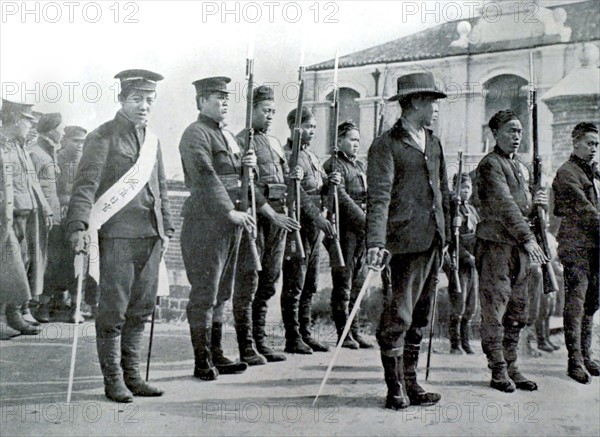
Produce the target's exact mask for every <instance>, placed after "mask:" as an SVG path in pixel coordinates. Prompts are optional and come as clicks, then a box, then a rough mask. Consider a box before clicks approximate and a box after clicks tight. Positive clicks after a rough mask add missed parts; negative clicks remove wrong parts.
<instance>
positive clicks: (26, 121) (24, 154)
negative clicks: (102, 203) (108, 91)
mask: <svg viewBox="0 0 600 437" xmlns="http://www.w3.org/2000/svg"><path fill="white" fill-rule="evenodd" d="M0 120H1V121H2V127H0V161H1V164H2V165H1V167H2V178H1V181H2V186H1V187H0V188H1V190H0V244H1V246H0V250H1V252H2V262H0V303H1V304H6V308H5V313H6V321H7V323H8V325H9V326H10V327H11V328H13V329H14V330H16V331H18V332H20V333H21V334H26V335H35V334H37V333H39V331H40V329H39V327H37V326H34V325H32V324H30V323H29V322H27V321H26V320H25V319H24V318H23V314H22V307H23V308H26V307H27V306H26V305H27V302H29V300H30V299H31V298H32V297H35V296H38V295H40V294H41V292H42V289H43V279H44V267H45V266H44V260H43V259H42V257H41V256H40V255H43V253H44V251H43V248H44V246H45V240H46V234H47V232H48V229H49V228H50V227H51V223H52V214H53V211H52V209H51V208H50V205H49V204H48V201H47V200H46V197H45V196H44V193H43V191H42V187H41V186H40V184H39V181H38V179H37V177H36V172H35V167H34V165H33V162H32V160H31V157H30V155H29V151H28V150H27V149H26V143H27V138H28V134H29V131H30V130H31V129H32V126H33V124H34V123H36V122H37V119H36V118H35V117H34V116H33V114H32V105H29V104H24V103H18V102H11V101H8V100H4V99H3V100H2V108H1V109H0ZM14 247H18V248H19V250H18V251H15V250H14Z"/></svg>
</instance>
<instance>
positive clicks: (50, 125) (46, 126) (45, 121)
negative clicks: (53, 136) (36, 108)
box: [37, 112, 62, 134]
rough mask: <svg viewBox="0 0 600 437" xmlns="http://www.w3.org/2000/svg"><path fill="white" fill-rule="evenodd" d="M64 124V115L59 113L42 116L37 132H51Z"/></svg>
mask: <svg viewBox="0 0 600 437" xmlns="http://www.w3.org/2000/svg"><path fill="white" fill-rule="evenodd" d="M61 123H62V115H60V113H58V112H53V113H51V114H42V115H41V116H40V118H39V119H38V125H37V131H38V132H39V133H41V134H42V133H44V132H50V131H51V130H54V129H56V128H57V127H58V126H59V125H60V124H61Z"/></svg>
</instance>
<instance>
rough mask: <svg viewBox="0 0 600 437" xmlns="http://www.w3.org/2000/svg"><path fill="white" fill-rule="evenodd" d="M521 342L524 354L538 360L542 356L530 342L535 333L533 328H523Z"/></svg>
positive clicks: (533, 338)
mask: <svg viewBox="0 0 600 437" xmlns="http://www.w3.org/2000/svg"><path fill="white" fill-rule="evenodd" d="M520 340H521V341H522V342H523V350H524V351H525V353H526V354H527V355H528V356H530V357H533V358H539V357H541V356H542V354H541V353H540V351H538V350H537V349H536V348H534V347H533V344H532V342H533V341H534V340H535V332H534V328H533V326H531V325H529V326H525V328H523V330H522V334H521V339H520Z"/></svg>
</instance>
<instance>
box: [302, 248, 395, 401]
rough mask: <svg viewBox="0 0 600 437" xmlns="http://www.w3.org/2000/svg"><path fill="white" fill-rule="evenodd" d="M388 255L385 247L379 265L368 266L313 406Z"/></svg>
mask: <svg viewBox="0 0 600 437" xmlns="http://www.w3.org/2000/svg"><path fill="white" fill-rule="evenodd" d="M389 256H390V252H389V251H388V250H386V249H383V260H382V262H381V264H380V265H379V266H369V273H367V277H366V278H365V282H364V283H363V286H362V288H361V289H360V292H359V293H358V296H357V297H356V302H355V303H354V307H353V308H352V311H350V315H349V316H348V320H347V321H346V326H344V330H343V331H342V335H340V339H339V340H338V344H337V346H336V347H335V351H334V352H333V356H332V357H331V361H330V362H329V366H327V371H326V372H325V376H324V377H323V381H321V386H320V387H319V391H318V392H317V396H315V400H314V401H313V403H312V404H313V406H314V405H315V404H316V403H317V400H318V399H319V396H320V395H321V392H322V391H323V388H324V387H325V384H326V383H327V379H329V375H330V374H331V371H332V370H333V366H334V364H335V360H336V359H337V357H338V355H339V354H340V351H341V350H342V344H343V343H344V340H345V339H346V336H347V335H348V332H350V327H351V326H352V321H353V320H354V317H356V313H358V310H359V309H360V302H361V301H362V299H363V297H364V296H365V294H366V293H367V290H368V288H369V285H370V283H371V280H372V279H373V277H374V276H375V275H376V274H377V273H381V271H382V270H383V269H384V268H385V266H386V264H387V261H388V258H389Z"/></svg>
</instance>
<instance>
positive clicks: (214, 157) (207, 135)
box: [179, 114, 241, 219]
mask: <svg viewBox="0 0 600 437" xmlns="http://www.w3.org/2000/svg"><path fill="white" fill-rule="evenodd" d="M229 134H230V135H231V138H235V137H233V134H231V133H229ZM236 145H237V146H236V147H237V148H238V149H239V150H238V151H235V150H232V148H231V146H230V145H229V144H228V143H227V139H226V138H225V134H224V131H223V129H222V127H221V126H220V124H219V123H217V122H216V121H214V120H213V119H211V118H209V117H207V116H205V115H203V114H199V115H198V120H197V121H195V122H194V123H192V124H191V125H189V126H188V127H187V129H186V130H185V132H184V133H183V136H182V137H181V141H180V143H179V153H180V154H181V162H182V164H183V172H184V175H185V185H186V186H187V187H188V188H189V190H190V197H188V198H187V199H186V201H185V203H184V205H183V209H182V212H181V215H182V216H183V217H196V218H210V219H224V216H225V215H226V214H228V213H229V212H230V211H231V210H233V209H235V202H237V201H238V200H239V196H240V187H241V181H240V175H241V156H240V155H241V148H240V145H239V142H237V141H236Z"/></svg>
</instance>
